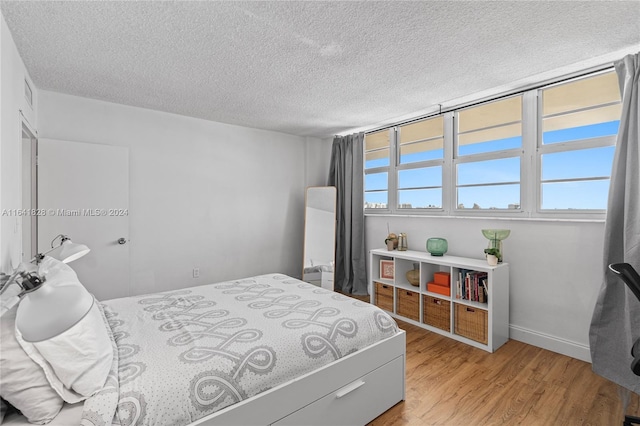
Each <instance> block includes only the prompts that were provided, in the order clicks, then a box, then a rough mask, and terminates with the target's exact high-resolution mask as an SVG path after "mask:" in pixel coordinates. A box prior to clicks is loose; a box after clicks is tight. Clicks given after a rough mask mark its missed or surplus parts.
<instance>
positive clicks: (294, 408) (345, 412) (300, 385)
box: [3, 330, 406, 426]
mask: <svg viewBox="0 0 640 426" xmlns="http://www.w3.org/2000/svg"><path fill="white" fill-rule="evenodd" d="M405 357H406V334H405V332H404V331H402V330H400V332H399V333H398V334H396V335H394V336H392V337H389V338H387V339H385V340H382V341H380V342H378V343H375V344H373V345H371V346H369V347H367V348H365V349H361V350H359V351H357V352H354V353H352V354H351V355H347V356H346V357H344V358H341V359H339V360H337V361H334V362H332V363H331V364H327V365H326V366H324V367H322V368H320V369H318V370H315V371H312V372H311V373H307V374H305V375H304V376H301V377H298V378H297V379H294V380H292V381H290V382H287V383H284V384H282V385H280V386H277V387H275V388H272V389H270V390H268V391H266V392H263V393H260V394H258V395H256V396H253V397H251V398H249V399H246V400H244V401H242V402H239V403H237V404H234V405H231V406H229V407H227V408H225V409H222V410H220V411H217V412H215V413H213V414H212V415H210V416H206V417H204V418H202V419H200V420H197V421H195V422H194V423H192V424H191V426H196V425H197V426H214V425H224V426H232V425H238V426H249V425H272V424H273V425H295V426H302V425H322V426H327V425H332V426H333V425H365V424H366V423H368V422H370V421H371V420H373V419H375V418H376V417H378V416H379V415H380V414H382V413H384V412H385V411H387V410H388V409H389V408H391V407H392V406H394V405H395V404H396V403H398V402H400V401H402V400H404V395H405V394H404V387H405ZM81 415H82V403H78V404H73V405H67V406H65V408H64V409H63V410H62V411H61V412H60V414H58V416H56V418H55V419H54V420H53V421H52V422H51V423H50V424H49V425H64V426H68V425H70V424H78V422H79V417H80V416H81ZM5 422H6V423H5ZM5 422H3V424H6V425H7V426H17V425H20V426H22V425H26V426H31V423H28V422H27V420H26V419H25V418H24V417H23V416H19V415H11V416H9V417H8V418H6V419H5Z"/></svg>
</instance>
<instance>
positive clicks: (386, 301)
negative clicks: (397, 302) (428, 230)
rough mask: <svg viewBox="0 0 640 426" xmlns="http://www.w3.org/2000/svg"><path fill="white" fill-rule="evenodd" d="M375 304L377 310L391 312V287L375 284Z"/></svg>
mask: <svg viewBox="0 0 640 426" xmlns="http://www.w3.org/2000/svg"><path fill="white" fill-rule="evenodd" d="M375 302H376V306H377V307H378V308H380V309H384V310H385V311H389V312H393V286H390V285H388V284H382V283H378V282H377V283H376V299H375Z"/></svg>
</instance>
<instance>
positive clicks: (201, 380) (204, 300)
mask: <svg viewBox="0 0 640 426" xmlns="http://www.w3.org/2000/svg"><path fill="white" fill-rule="evenodd" d="M99 307H100V311H101V313H102V315H103V320H104V322H105V324H106V326H105V329H106V330H107V334H108V335H109V337H110V341H111V345H112V350H113V360H112V363H111V368H110V371H109V374H108V377H107V380H106V381H105V383H104V385H103V386H102V387H101V388H100V390H99V391H98V392H96V393H94V394H93V395H92V396H90V397H89V398H88V399H86V400H85V401H82V402H77V403H75V404H66V405H65V408H64V409H63V411H62V412H61V413H60V414H58V416H56V418H55V419H54V420H53V421H52V423H51V424H52V425H54V424H65V425H68V424H70V423H69V422H70V421H73V423H71V424H83V425H96V426H97V425H103V424H111V422H112V420H114V422H113V423H114V424H121V425H134V424H136V425H137V424H139V425H147V424H148V425H157V426H160V425H163V424H165V425H254V424H255V425H258V424H260V425H263V424H277V425H306V424H309V425H312V424H318V425H333V424H335V425H338V424H349V425H356V424H365V423H367V422H369V421H371V420H373V419H374V418H375V417H377V416H378V415H380V414H381V413H383V412H384V411H386V410H387V409H389V408H390V407H392V406H393V405H395V404H396V403H397V402H399V401H401V400H403V399H404V372H405V333H404V332H403V331H402V330H399V329H398V327H397V325H396V323H395V321H394V320H393V319H392V318H391V317H390V316H389V315H388V314H386V313H385V312H383V311H382V310H380V309H378V308H377V307H375V306H373V305H370V304H368V303H365V302H361V301H358V300H355V299H352V298H349V297H347V296H344V295H341V294H338V293H335V292H332V291H328V290H325V289H322V288H318V287H316V286H314V285H311V284H308V283H305V282H302V281H300V280H297V279H295V278H291V277H288V276H286V275H282V274H268V275H260V276H257V277H250V278H246V279H239V280H233V281H227V282H221V283H215V284H210V285H206V286H199V287H192V288H188V289H180V290H173V291H167V292H162V293H157V294H151V295H143V296H135V297H128V298H122V299H114V300H110V301H106V302H103V303H101V304H99ZM114 415H115V417H114ZM71 419H75V420H71ZM58 421H60V422H65V423H57V422H58ZM5 422H6V424H8V425H16V424H29V423H27V422H26V420H25V419H24V417H22V416H16V415H13V416H9V417H8V418H7V419H5Z"/></svg>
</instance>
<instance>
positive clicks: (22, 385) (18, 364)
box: [0, 291, 64, 424]
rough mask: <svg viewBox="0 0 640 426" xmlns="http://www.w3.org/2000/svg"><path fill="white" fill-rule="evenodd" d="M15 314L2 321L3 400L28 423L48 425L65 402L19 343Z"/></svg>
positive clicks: (11, 312) (0, 392) (0, 370)
mask: <svg viewBox="0 0 640 426" xmlns="http://www.w3.org/2000/svg"><path fill="white" fill-rule="evenodd" d="M8 292H9V291H7V293H8ZM16 310H17V307H13V308H12V309H11V310H9V311H8V312H7V313H6V314H5V315H3V316H2V318H1V319H0V377H1V378H2V380H1V381H0V396H1V397H2V398H3V399H5V400H6V401H7V402H9V403H10V404H11V405H13V406H14V407H15V408H17V409H18V410H20V411H21V412H22V414H23V415H24V416H25V417H26V418H27V420H29V422H31V423H36V424H45V423H49V422H50V421H51V420H52V419H53V418H54V417H55V416H56V415H57V414H58V412H59V411H60V409H61V408H62V404H63V403H64V402H63V400H62V398H60V396H59V395H58V393H57V392H56V391H55V390H54V389H53V388H52V387H51V385H50V384H49V381H48V380H47V378H46V377H45V374H44V371H43V370H42V368H40V366H39V365H38V364H36V363H35V362H34V361H33V360H32V359H31V358H29V356H28V355H27V354H26V353H25V351H24V350H22V348H21V347H20V345H19V343H18V341H17V340H16V335H15V332H14V330H15V317H16ZM0 422H1V421H0Z"/></svg>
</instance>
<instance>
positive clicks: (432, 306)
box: [422, 295, 451, 332]
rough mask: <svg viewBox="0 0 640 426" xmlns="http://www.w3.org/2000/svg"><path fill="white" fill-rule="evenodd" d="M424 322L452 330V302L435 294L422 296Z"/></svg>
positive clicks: (445, 329)
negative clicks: (434, 295)
mask: <svg viewBox="0 0 640 426" xmlns="http://www.w3.org/2000/svg"><path fill="white" fill-rule="evenodd" d="M422 298H423V299H422V312H423V315H422V317H423V322H424V323H425V324H428V325H430V326H432V327H436V328H439V329H441V330H444V331H449V332H450V331H451V302H449V301H448V300H442V299H438V298H437V297H433V296H427V295H424V296H422Z"/></svg>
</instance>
